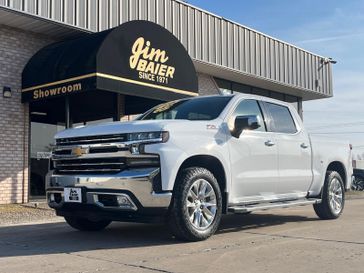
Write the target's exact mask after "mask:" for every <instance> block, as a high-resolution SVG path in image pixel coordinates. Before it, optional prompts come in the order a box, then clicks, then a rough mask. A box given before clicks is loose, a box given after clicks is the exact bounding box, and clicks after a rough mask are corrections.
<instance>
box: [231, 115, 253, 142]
mask: <svg viewBox="0 0 364 273" xmlns="http://www.w3.org/2000/svg"><path fill="white" fill-rule="evenodd" d="M259 127H260V125H259V122H258V117H257V116H254V115H247V116H237V117H236V118H235V121H234V129H233V130H232V131H231V134H232V136H234V137H236V138H239V137H240V135H241V133H242V132H243V131H244V130H255V129H258V128H259Z"/></svg>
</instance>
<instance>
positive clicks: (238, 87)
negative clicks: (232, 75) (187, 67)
mask: <svg viewBox="0 0 364 273" xmlns="http://www.w3.org/2000/svg"><path fill="white" fill-rule="evenodd" d="M215 81H216V83H217V85H218V86H219V88H220V92H221V94H223V95H227V94H233V93H244V94H254V95H259V96H264V97H268V98H273V99H277V100H281V101H285V102H289V103H291V104H292V105H293V106H294V108H296V110H297V111H298V112H299V113H300V114H301V109H300V103H301V102H302V98H300V97H296V96H292V95H287V94H283V93H279V92H276V91H271V90H268V89H262V88H257V87H253V86H249V85H245V84H240V83H237V82H232V81H228V80H224V79H219V78H215Z"/></svg>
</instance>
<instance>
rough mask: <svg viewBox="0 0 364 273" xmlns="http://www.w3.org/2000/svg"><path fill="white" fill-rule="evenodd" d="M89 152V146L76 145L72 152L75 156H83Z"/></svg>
mask: <svg viewBox="0 0 364 273" xmlns="http://www.w3.org/2000/svg"><path fill="white" fill-rule="evenodd" d="M87 153H88V149H87V148H81V147H75V148H72V151H71V154H72V155H74V156H81V155H84V154H87Z"/></svg>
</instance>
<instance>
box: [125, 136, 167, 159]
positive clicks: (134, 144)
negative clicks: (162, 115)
mask: <svg viewBox="0 0 364 273" xmlns="http://www.w3.org/2000/svg"><path fill="white" fill-rule="evenodd" d="M127 139H128V142H130V152H131V153H132V154H134V155H137V154H142V153H144V146H145V145H146V144H153V143H164V142H167V141H168V139H169V133H168V132H161V131H160V132H145V133H144V132H143V133H130V134H128V135H127Z"/></svg>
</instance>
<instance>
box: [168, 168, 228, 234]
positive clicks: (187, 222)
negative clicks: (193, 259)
mask: <svg viewBox="0 0 364 273" xmlns="http://www.w3.org/2000/svg"><path fill="white" fill-rule="evenodd" d="M221 212H222V197H221V191H220V186H219V184H218V182H217V180H216V178H215V177H214V175H213V174H212V173H211V172H210V171H208V170H207V169H205V168H200V167H193V168H187V169H185V170H183V171H182V173H181V174H180V175H179V176H178V178H177V181H176V185H175V188H174V191H173V203H172V206H171V208H170V212H169V216H168V222H169V226H170V228H171V230H172V233H173V234H174V235H175V236H176V237H177V238H178V239H181V240H186V241H201V240H205V239H207V238H209V237H210V236H211V235H213V234H214V233H215V232H216V230H217V228H218V227H219V224H220V220H221Z"/></svg>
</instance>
